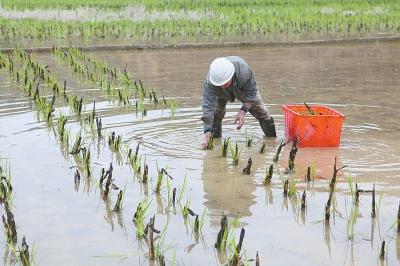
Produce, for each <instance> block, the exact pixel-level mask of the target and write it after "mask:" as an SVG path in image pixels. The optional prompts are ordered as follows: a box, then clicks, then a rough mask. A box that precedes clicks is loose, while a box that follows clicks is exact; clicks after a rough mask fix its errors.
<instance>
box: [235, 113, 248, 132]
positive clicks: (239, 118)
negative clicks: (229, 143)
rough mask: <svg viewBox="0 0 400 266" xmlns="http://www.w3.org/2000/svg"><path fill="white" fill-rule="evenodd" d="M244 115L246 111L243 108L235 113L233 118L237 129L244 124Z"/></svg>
mask: <svg viewBox="0 0 400 266" xmlns="http://www.w3.org/2000/svg"><path fill="white" fill-rule="evenodd" d="M245 115H246V113H245V112H244V111H243V110H239V112H238V113H237V114H236V118H235V123H234V124H237V125H238V126H237V129H238V130H239V129H241V128H242V126H243V124H244V116H245Z"/></svg>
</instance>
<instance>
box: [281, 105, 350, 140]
mask: <svg viewBox="0 0 400 266" xmlns="http://www.w3.org/2000/svg"><path fill="white" fill-rule="evenodd" d="M311 108H312V110H313V111H314V112H315V113H316V115H311V114H310V113H309V112H308V111H307V108H306V106H305V105H283V106H282V109H283V111H284V112H285V136H286V138H288V139H289V140H292V139H293V138H294V136H297V137H298V138H299V141H300V147H336V146H339V143H340V133H341V131H342V123H343V120H344V117H345V116H344V115H343V114H341V113H339V112H338V111H335V110H333V109H332V108H329V107H326V106H323V105H312V106H311Z"/></svg>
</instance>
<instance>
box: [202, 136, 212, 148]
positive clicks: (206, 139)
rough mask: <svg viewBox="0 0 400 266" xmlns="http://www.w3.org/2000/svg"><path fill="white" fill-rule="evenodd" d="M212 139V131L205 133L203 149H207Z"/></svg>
mask: <svg viewBox="0 0 400 266" xmlns="http://www.w3.org/2000/svg"><path fill="white" fill-rule="evenodd" d="M210 139H211V132H206V133H204V136H203V143H202V144H201V145H202V146H203V150H206V149H207V147H208V143H209V142H210Z"/></svg>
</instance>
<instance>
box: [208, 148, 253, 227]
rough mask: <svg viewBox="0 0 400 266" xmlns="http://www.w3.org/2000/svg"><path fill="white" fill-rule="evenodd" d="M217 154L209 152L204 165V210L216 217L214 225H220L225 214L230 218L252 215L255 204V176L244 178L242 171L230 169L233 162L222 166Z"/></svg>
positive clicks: (235, 168) (236, 168) (245, 176)
mask: <svg viewBox="0 0 400 266" xmlns="http://www.w3.org/2000/svg"><path fill="white" fill-rule="evenodd" d="M221 160H225V159H224V158H219V155H218V154H217V152H216V151H214V152H213V151H211V152H207V154H206V156H205V157H204V164H203V173H202V179H203V189H204V198H205V203H204V204H205V206H206V207H207V208H208V209H209V210H210V212H211V217H217V218H216V220H215V221H213V222H212V223H214V224H218V223H219V219H220V215H221V214H222V213H224V214H226V215H227V216H240V217H248V216H251V215H252V213H251V211H250V206H252V205H253V204H255V196H254V191H255V190H256V183H255V181H254V176H252V175H250V176H247V175H242V174H241V173H240V172H241V171H240V168H238V167H233V169H228V168H229V167H230V166H231V162H230V161H227V162H226V164H224V163H221Z"/></svg>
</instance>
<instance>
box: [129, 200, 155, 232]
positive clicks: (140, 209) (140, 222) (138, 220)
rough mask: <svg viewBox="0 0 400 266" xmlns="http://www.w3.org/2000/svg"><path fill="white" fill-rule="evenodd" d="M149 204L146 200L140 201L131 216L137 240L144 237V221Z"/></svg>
mask: <svg viewBox="0 0 400 266" xmlns="http://www.w3.org/2000/svg"><path fill="white" fill-rule="evenodd" d="M150 203H151V202H150V201H149V200H147V198H145V199H143V200H142V201H140V202H139V204H138V206H137V207H136V211H135V214H134V215H133V222H134V224H135V226H136V236H137V238H138V239H141V238H142V237H143V236H144V235H145V225H144V219H145V218H146V216H147V215H148V211H149V207H150Z"/></svg>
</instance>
